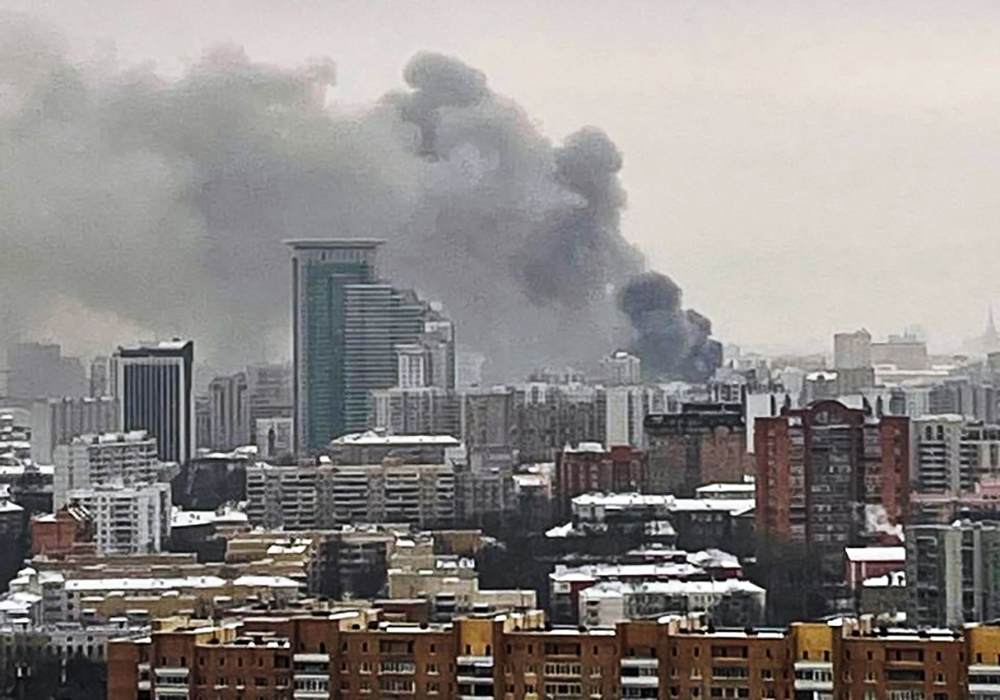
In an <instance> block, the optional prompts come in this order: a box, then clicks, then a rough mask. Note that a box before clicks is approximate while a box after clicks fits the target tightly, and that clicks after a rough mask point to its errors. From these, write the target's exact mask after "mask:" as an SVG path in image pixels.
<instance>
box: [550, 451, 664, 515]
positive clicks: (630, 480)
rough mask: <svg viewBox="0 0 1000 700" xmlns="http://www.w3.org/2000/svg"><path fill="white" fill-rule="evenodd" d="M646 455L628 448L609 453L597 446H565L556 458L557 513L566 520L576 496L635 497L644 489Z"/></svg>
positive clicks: (645, 484)
mask: <svg viewBox="0 0 1000 700" xmlns="http://www.w3.org/2000/svg"><path fill="white" fill-rule="evenodd" d="M648 480H649V463H648V462H647V460H646V453H645V452H642V451H641V450H636V449H633V448H631V447H629V446H627V445H626V446H620V445H619V446H614V447H612V448H611V449H609V450H606V449H604V446H603V445H601V444H599V443H596V442H581V443H580V444H578V445H576V446H575V447H572V446H570V445H567V446H566V447H565V448H564V449H563V451H562V452H560V453H559V455H558V456H557V457H556V468H555V477H554V481H553V483H554V489H555V499H556V510H557V512H558V513H559V514H560V515H562V516H566V515H569V513H570V504H571V503H572V501H573V499H574V498H575V497H576V496H580V495H582V494H586V493H636V492H642V491H644V490H645V489H646V487H647V485H648Z"/></svg>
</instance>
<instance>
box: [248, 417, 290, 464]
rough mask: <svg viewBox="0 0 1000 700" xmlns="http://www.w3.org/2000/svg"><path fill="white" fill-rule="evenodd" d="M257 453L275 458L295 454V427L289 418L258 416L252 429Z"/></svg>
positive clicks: (267, 458)
mask: <svg viewBox="0 0 1000 700" xmlns="http://www.w3.org/2000/svg"><path fill="white" fill-rule="evenodd" d="M254 433H255V435H256V436H257V437H256V440H257V455H258V456H259V457H260V458H261V459H265V460H276V459H280V458H282V457H287V456H291V455H293V454H295V429H294V426H293V425H292V419H291V418H258V419H257V423H256V426H255V430H254Z"/></svg>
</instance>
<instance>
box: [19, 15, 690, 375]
mask: <svg viewBox="0 0 1000 700" xmlns="http://www.w3.org/2000/svg"><path fill="white" fill-rule="evenodd" d="M0 27H3V29H0V207H2V209H3V211H4V212H5V220H4V221H3V223H2V224H0V246H2V251H3V254H2V255H0V294H2V295H3V298H4V312H5V316H4V317H3V318H0V323H2V328H3V330H2V331H0V333H3V334H4V336H3V337H0V340H2V341H5V342H10V341H11V340H14V339H16V338H19V337H25V336H29V335H31V334H32V332H33V329H37V328H39V327H44V328H46V329H48V330H49V332H50V333H52V334H54V335H55V336H56V338H55V339H56V340H60V341H63V342H66V343H67V344H68V345H70V346H71V347H76V346H74V345H73V342H72V341H73V339H74V338H79V337H84V336H87V333H86V327H89V326H94V325H95V324H96V325H98V326H100V327H107V326H108V325H118V326H120V327H121V328H123V329H128V330H129V332H134V329H136V328H139V329H143V331H144V332H145V331H151V332H156V333H159V334H161V335H185V336H192V337H194V338H195V339H196V342H197V347H198V352H199V355H201V356H202V357H206V356H207V357H208V359H210V360H211V361H213V362H215V363H217V364H218V365H220V366H222V365H226V364H229V365H235V364H238V363H242V362H246V361H253V360H258V359H262V356H263V355H265V354H266V353H271V354H274V353H275V347H276V346H277V352H279V353H286V352H287V350H286V349H285V348H286V347H287V337H288V309H289V302H288V299H289V289H290V265H289V263H288V253H287V250H286V249H285V247H284V246H283V245H282V243H281V241H282V240H284V239H287V238H300V237H302V238H305V237H318V238H322V237H362V236H363V237H378V238H384V239H386V240H387V245H386V246H384V248H383V253H384V256H385V261H386V265H385V269H386V273H387V277H388V278H389V279H391V280H392V281H393V283H395V284H398V285H399V286H412V287H414V288H416V289H417V291H418V292H419V293H420V294H421V295H422V296H423V297H425V298H428V299H435V300H440V301H442V302H443V303H444V305H445V308H446V310H447V312H448V313H449V315H450V316H451V317H452V318H453V319H454V320H455V321H456V326H457V330H458V340H459V344H460V345H462V346H464V347H466V348H468V349H472V350H479V351H482V352H484V353H485V354H486V355H487V356H488V357H489V358H490V363H491V368H492V371H493V372H492V373H493V376H494V377H505V378H508V377H515V376H518V375H521V374H523V373H525V372H526V371H527V370H528V369H530V368H532V367H534V366H538V365H544V364H549V365H554V364H556V363H559V364H571V365H575V366H578V367H588V366H592V365H593V364H594V363H595V362H596V360H598V359H599V358H600V357H601V356H603V355H605V354H606V353H608V352H610V351H611V350H612V349H614V348H615V347H618V346H621V345H624V344H627V343H628V342H629V338H630V337H632V336H633V331H632V330H631V329H630V326H629V322H628V319H627V318H626V317H625V316H624V315H623V314H622V313H621V310H624V311H625V312H626V313H627V314H628V315H629V316H630V317H631V320H632V322H633V324H634V326H635V329H636V333H635V334H634V335H635V338H636V348H637V350H638V351H639V352H640V353H641V354H642V356H643V359H644V360H645V361H646V363H647V364H648V366H649V367H650V368H651V369H654V370H655V371H656V372H661V371H662V372H664V373H680V374H682V375H687V374H688V373H689V372H693V374H698V375H701V374H704V372H703V371H702V370H703V368H702V366H701V365H700V364H699V360H698V359H697V358H699V357H701V355H700V353H701V352H702V350H703V346H705V344H706V343H707V340H706V339H707V336H708V333H709V330H710V329H709V327H708V321H707V320H706V319H703V318H702V317H700V316H698V315H697V314H694V313H693V312H683V311H682V310H681V308H680V294H679V291H676V302H677V303H676V304H674V303H671V304H667V305H661V306H659V307H656V309H653V310H642V309H639V306H641V302H640V301H639V298H640V297H641V296H642V295H641V294H638V293H637V292H634V291H633V289H635V287H634V285H633V286H632V287H629V288H628V290H626V291H625V292H624V293H623V292H622V290H623V289H625V286H626V285H627V284H628V282H629V280H631V279H632V278H634V277H636V276H639V275H642V274H643V272H644V270H645V264H644V261H643V258H642V256H641V255H640V254H639V253H638V252H637V251H636V250H635V249H634V248H633V247H632V246H630V245H629V244H628V243H627V242H626V241H625V240H624V238H622V236H621V235H620V232H619V213H620V211H621V208H622V207H623V206H624V203H625V197H624V193H623V191H622V189H621V186H620V183H619V179H618V172H619V170H620V168H621V165H622V158H621V154H620V153H619V151H618V150H617V148H616V147H615V146H614V144H613V143H612V142H611V141H610V139H608V137H607V136H606V135H604V134H603V133H602V132H601V131H599V130H597V129H593V128H586V129H583V130H581V131H579V132H577V133H575V134H572V135H570V136H569V137H567V138H566V139H565V140H564V141H563V143H562V144H559V145H554V144H552V143H551V142H550V141H548V140H547V139H546V138H544V137H543V136H542V135H541V134H539V133H538V131H537V129H536V128H535V127H534V126H533V125H532V124H531V122H530V120H529V119H528V117H527V116H526V115H525V114H524V113H523V111H522V110H521V109H520V108H519V107H518V106H517V105H516V104H515V103H513V102H512V101H510V100H509V99H507V98H504V97H502V96H500V95H497V94H496V93H494V92H492V90H491V89H490V88H489V86H488V84H487V80H486V77H485V76H484V75H483V74H482V73H480V72H479V71H476V70H474V69H472V68H470V67H469V66H467V65H465V64H463V63H461V62H460V61H458V60H455V59H452V58H449V57H445V56H440V55H437V54H430V53H422V54H419V55H417V56H416V57H414V58H413V59H412V60H411V61H410V63H409V64H408V65H407V66H406V67H405V70H404V72H403V75H404V79H405V87H403V88H402V89H400V90H398V91H396V92H393V93H391V94H388V95H386V96H385V97H384V98H383V99H381V100H379V101H377V102H376V103H374V104H371V105H367V106H365V107H363V108H347V107H338V106H336V105H335V104H334V105H332V106H331V105H330V104H328V101H327V95H326V93H327V87H328V86H329V85H331V84H332V82H333V67H332V65H331V64H330V63H329V62H326V61H313V62H311V63H309V64H308V65H306V66H305V67H303V68H301V69H298V70H289V69H285V68H279V67H275V66H270V65H265V64H261V63H257V62H254V61H251V60H250V59H248V58H247V57H246V56H245V55H244V54H243V53H242V51H240V50H235V49H220V50H215V51H213V52H211V53H209V54H207V55H206V56H205V57H204V58H203V59H202V60H201V61H200V62H199V63H197V64H196V65H194V66H193V67H191V68H190V69H189V70H188V71H187V72H186V73H185V74H184V75H183V76H181V77H179V78H176V79H166V78H163V77H161V76H159V75H158V74H156V73H155V72H154V71H153V70H151V69H148V68H141V67H140V68H134V67H133V68H122V67H120V66H114V65H87V66H80V65H78V64H74V63H73V62H72V61H71V60H70V59H68V58H67V56H66V53H65V52H64V51H63V49H62V47H61V45H60V44H59V41H58V40H57V39H53V38H52V37H51V36H48V35H47V34H45V33H44V32H42V31H38V29H37V28H36V27H30V26H24V25H23V23H22V24H18V23H17V22H10V21H8V22H0ZM641 279H643V280H645V279H647V278H641ZM650 279H659V278H650ZM663 279H665V278H663ZM642 284H646V282H643V283H642ZM641 288H643V289H645V287H641ZM674 289H675V290H676V288H674ZM622 294H624V296H622V299H623V300H625V299H633V297H634V298H635V301H630V302H627V303H624V304H623V306H622V309H619V308H618V298H619V296H621V295H622ZM637 305H638V306H637ZM68 308H69V309H76V310H78V311H74V312H73V313H66V312H65V310H66V309H68ZM53 318H59V319H61V320H62V321H61V323H60V327H59V328H57V329H52V328H51V327H52V325H53V321H52V319H53ZM39 319H45V322H42V323H40V322H39ZM63 321H64V322H63ZM658 329H659V330H658ZM275 338H279V339H281V340H280V341H279V342H278V343H277V344H275V343H274V342H273V341H274V339H275ZM657 338H659V339H661V340H662V341H663V342H660V341H656V342H654V339H657ZM667 338H669V341H668V340H667ZM132 340H134V338H133V337H109V338H107V339H106V342H107V347H104V348H94V350H104V351H107V350H108V349H109V347H110V346H112V345H114V344H116V343H119V342H130V341H132ZM661 353H668V355H667V356H661ZM692 368H694V369H692Z"/></svg>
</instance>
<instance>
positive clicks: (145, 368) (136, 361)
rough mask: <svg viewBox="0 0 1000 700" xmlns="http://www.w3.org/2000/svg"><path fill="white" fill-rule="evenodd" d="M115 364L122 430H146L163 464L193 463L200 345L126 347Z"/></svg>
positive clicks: (186, 342)
mask: <svg viewBox="0 0 1000 700" xmlns="http://www.w3.org/2000/svg"><path fill="white" fill-rule="evenodd" d="M112 362H113V366H114V372H113V373H112V376H113V378H114V386H113V388H114V392H115V396H117V398H118V400H119V403H120V410H121V417H122V419H121V421H120V423H121V426H122V430H126V431H129V430H145V431H147V432H148V433H149V434H150V435H153V436H155V437H156V444H157V455H158V457H159V458H160V459H161V460H162V461H164V462H178V463H181V464H183V463H184V462H187V461H188V460H189V459H190V458H191V457H192V456H193V455H194V446H195V435H194V428H195V420H194V388H193V382H194V373H193V369H194V342H193V341H190V340H173V341H168V342H163V343H158V344H156V345H141V346H139V347H134V348H124V347H120V348H118V350H117V351H116V352H115V355H114V358H113V359H112Z"/></svg>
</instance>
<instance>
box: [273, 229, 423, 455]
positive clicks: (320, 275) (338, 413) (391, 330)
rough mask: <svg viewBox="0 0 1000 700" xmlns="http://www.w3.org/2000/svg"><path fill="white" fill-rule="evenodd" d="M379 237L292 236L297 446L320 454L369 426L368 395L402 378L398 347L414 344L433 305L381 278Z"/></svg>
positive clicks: (308, 451) (302, 449) (302, 451)
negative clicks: (340, 438)
mask: <svg viewBox="0 0 1000 700" xmlns="http://www.w3.org/2000/svg"><path fill="white" fill-rule="evenodd" d="M380 244H381V242H380V241H375V240H364V239H353V240H320V241H289V242H288V245H289V246H290V247H291V249H292V278H293V282H292V286H293V294H292V297H293V304H292V312H293V313H292V315H293V333H292V336H293V354H294V368H295V369H294V371H295V378H294V399H295V406H296V409H295V430H296V440H295V442H296V446H297V449H298V452H299V453H300V455H307V454H315V453H316V452H318V451H319V450H320V449H322V448H323V447H325V446H326V444H327V443H328V442H329V441H330V440H332V439H333V438H335V437H337V436H338V435H342V434H344V433H346V432H350V431H356V430H364V429H365V427H367V422H368V395H369V392H371V391H373V390H378V389H387V388H389V387H391V386H394V385H395V384H396V383H397V376H396V374H397V369H398V368H397V358H396V356H395V351H394V348H395V347H396V346H397V345H400V344H406V343H412V342H415V341H416V340H417V338H418V336H419V335H420V334H421V333H422V332H423V331H424V328H425V320H427V317H428V313H429V308H428V306H427V305H425V304H423V303H421V302H420V301H419V300H418V299H417V298H416V295H415V294H414V293H413V292H399V291H397V290H395V289H393V288H392V287H391V286H388V285H385V284H380V283H379V282H378V272H377V259H376V258H377V255H376V251H377V248H378V246H379V245H380Z"/></svg>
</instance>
